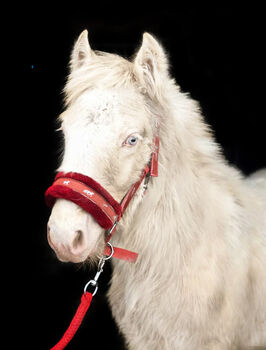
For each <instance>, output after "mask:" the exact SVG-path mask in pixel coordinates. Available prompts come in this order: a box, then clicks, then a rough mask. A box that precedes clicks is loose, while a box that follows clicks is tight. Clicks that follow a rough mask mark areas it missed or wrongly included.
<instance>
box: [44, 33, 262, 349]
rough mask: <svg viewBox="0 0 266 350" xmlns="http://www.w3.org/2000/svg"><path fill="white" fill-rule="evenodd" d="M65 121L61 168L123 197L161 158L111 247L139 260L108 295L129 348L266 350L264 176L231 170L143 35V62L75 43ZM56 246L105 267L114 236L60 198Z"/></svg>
mask: <svg viewBox="0 0 266 350" xmlns="http://www.w3.org/2000/svg"><path fill="white" fill-rule="evenodd" d="M70 69H71V71H70V75H69V78H68V81H67V84H66V87H65V101H66V110H65V112H64V113H63V114H62V115H61V116H60V120H61V123H62V131H63V134H64V139H65V148H64V155H63V159H62V163H61V166H60V168H59V171H64V172H69V171H73V172H78V173H82V174H85V175H87V176H90V177H92V178H93V179H95V180H96V181H97V182H99V183H100V184H101V185H102V186H103V187H105V188H106V189H107V190H108V191H109V192H110V193H111V194H112V196H113V197H114V198H115V199H116V200H117V201H120V200H121V199H122V197H123V196H124V194H125V193H126V192H127V190H128V189H129V188H130V186H131V185H132V184H133V183H135V182H136V181H137V180H138V178H139V176H140V174H141V171H142V170H143V169H144V167H145V164H147V163H148V162H149V159H150V155H151V152H152V140H153V136H154V133H155V124H156V123H159V125H160V142H161V143H160V154H159V177H158V178H153V179H152V180H151V181H150V183H149V187H148V190H147V192H146V195H145V196H143V191H144V188H143V185H141V187H140V188H139V190H138V191H137V194H136V196H135V197H134V198H133V200H132V202H131V203H130V205H129V207H128V209H127V210H126V212H125V215H124V216H123V218H122V219H121V221H120V223H119V227H118V229H117V232H116V233H115V235H114V238H113V243H114V244H116V245H118V246H120V247H123V248H127V249H130V250H132V251H135V252H138V253H139V258H138V260H137V262H136V263H135V264H131V263H128V262H124V261H120V260H114V259H113V260H114V261H113V276H112V281H111V287H110V290H109V293H108V297H109V302H110V306H111V309H112V313H113V316H114V318H115V320H116V322H117V324H118V326H119V329H120V330H121V332H122V333H123V335H124V337H125V339H126V343H127V346H128V349H132V350H133V349H134V350H157V349H158V350H166V349H167V350H174V349H189V350H194V349H195V350H199V349H219V350H221V349H238V348H246V347H248V346H266V171H265V170H261V171H260V172H258V173H257V174H255V175H253V176H251V177H249V178H244V177H243V175H241V173H240V172H239V171H238V170H236V169H235V168H233V167H231V166H229V165H228V163H227V162H226V160H225V159H224V157H223V156H222V154H221V151H220V148H219V146H218V145H217V144H216V143H215V141H214V139H213V136H212V133H211V131H210V129H209V127H208V126H207V125H206V123H205V122H204V120H203V118H202V116H201V112H200V108H199V105H198V104H197V103H196V102H195V101H193V100H192V99H191V98H190V97H189V96H188V95H186V94H184V93H182V92H181V91H180V89H179V87H178V86H177V85H176V83H175V81H174V80H173V79H171V78H170V77H169V74H168V60H167V56H166V54H165V52H164V50H163V48H162V47H161V45H160V44H159V43H158V42H157V40H155V38H153V37H152V36H151V35H149V34H147V33H145V34H144V35H143V42H142V45H141V47H140V49H139V50H138V52H137V54H136V56H135V58H134V60H132V61H128V60H126V59H124V58H122V57H120V56H117V55H114V54H109V53H103V52H98V51H93V50H92V49H91V48H90V46H89V43H88V38H87V31H84V32H82V33H81V35H80V37H79V39H78V40H77V42H76V44H75V46H74V49H73V53H72V58H71V62H70ZM48 239H49V242H50V244H51V246H52V248H53V249H54V250H55V252H56V254H57V256H58V258H59V259H60V260H61V261H72V262H83V261H86V260H87V259H93V260H96V257H97V256H98V255H99V254H100V253H101V251H102V249H103V246H104V229H102V228H101V227H100V226H99V225H98V224H97V222H96V221H95V220H94V219H93V217H92V216H91V215H89V214H88V213H86V212H85V211H84V210H83V209H81V208H80V207H79V206H77V205H76V204H74V203H72V202H70V201H67V200H65V199H57V201H56V203H55V205H54V207H53V210H52V213H51V217H50V219H49V222H48Z"/></svg>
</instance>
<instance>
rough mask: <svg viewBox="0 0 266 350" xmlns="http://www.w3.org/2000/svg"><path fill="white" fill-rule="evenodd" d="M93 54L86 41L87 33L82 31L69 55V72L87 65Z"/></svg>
mask: <svg viewBox="0 0 266 350" xmlns="http://www.w3.org/2000/svg"><path fill="white" fill-rule="evenodd" d="M93 55H94V53H93V51H92V49H91V47H90V44H89V41H88V31H87V30H83V32H82V33H81V34H80V36H79V38H78V40H77V41H76V43H75V45H74V49H73V51H72V55H71V61H70V68H71V71H73V70H75V69H77V68H80V67H82V66H84V65H85V64H88V63H89V62H90V60H91V58H92V57H93Z"/></svg>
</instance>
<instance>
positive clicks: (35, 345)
mask: <svg viewBox="0 0 266 350" xmlns="http://www.w3.org/2000/svg"><path fill="white" fill-rule="evenodd" d="M262 12H263V10H262V9H261V8H256V7H255V5H252V6H249V7H248V6H246V7H245V8H243V5H242V6H241V7H236V8H233V7H232V6H231V5H230V6H229V5H225V4H224V5H218V3H216V4H215V5H209V6H202V5H184V4H182V3H179V2H175V3H173V4H172V5H167V4H165V5H162V4H158V5H156V4H153V3H150V4H149V3H146V4H137V3H134V4H127V3H124V4H123V7H122V8H121V6H117V7H116V6H115V5H114V4H109V5H107V4H105V3H102V2H101V4H99V5H94V6H92V5H91V4H87V6H84V4H70V3H69V4H67V2H66V3H65V4H64V5H61V7H60V8H59V7H58V8H56V7H55V5H54V7H53V6H48V5H47V4H45V3H44V4H38V7H36V5H31V6H29V5H28V6H24V5H23V7H22V6H21V7H16V15H15V17H14V16H13V15H12V16H11V17H12V18H16V20H15V21H14V28H13V29H14V33H13V34H12V35H11V40H12V42H13V43H14V45H15V51H16V54H15V61H16V63H15V67H16V69H17V76H16V80H15V84H14V85H15V86H16V93H17V99H16V100H15V101H14V102H13V104H14V106H12V108H13V107H14V110H15V109H16V107H19V113H17V112H16V113H14V114H15V115H12V117H10V118H11V120H12V123H13V124H14V125H13V129H12V130H13V135H15V137H16V139H17V140H18V142H19V143H18V144H19V149H18V150H17V158H16V160H17V162H16V169H17V170H20V169H22V172H23V175H24V176H23V181H24V182H25V183H26V186H25V188H26V189H27V190H25V191H24V195H25V196H27V198H28V200H27V201H23V203H22V205H21V207H20V208H21V209H20V211H19V216H18V217H17V219H16V221H17V222H16V223H17V224H18V227H19V228H18V231H19V233H20V234H19V238H20V239H19V240H18V246H19V249H20V248H21V249H22V250H23V253H24V254H23V257H22V258H21V259H23V261H22V260H20V261H18V262H17V266H16V268H15V274H16V275H17V276H18V277H23V282H22V285H20V287H22V289H23V292H25V297H24V298H23V300H22V305H23V310H22V311H21V313H20V314H19V315H18V316H19V320H20V321H18V323H19V324H20V327H21V325H24V324H23V323H25V321H23V320H24V319H25V318H24V317H25V316H28V317H29V318H28V321H27V324H25V329H26V330H27V331H25V332H24V335H23V337H24V338H23V343H25V344H27V347H28V348H32V349H49V347H51V346H52V345H54V344H55V343H56V341H58V340H59V338H60V336H61V335H62V333H63V332H64V330H65V329H66V328H67V326H68V323H69V321H70V320H71V318H72V316H73V313H74V311H75V309H76V307H77V305H78V303H79V298H80V296H81V293H82V289H83V286H84V284H85V283H86V281H87V280H89V279H90V278H91V276H92V275H93V271H92V270H90V269H89V267H87V268H85V267H80V266H76V265H73V264H63V263H61V262H59V261H58V260H57V259H56V257H55V255H54V253H53V252H52V250H51V249H50V247H49V246H48V244H47V241H46V222H47V219H48V217H49V210H48V209H47V208H46V207H45V204H44V201H43V194H44V191H45V189H46V188H47V187H48V185H49V184H51V182H52V179H53V176H54V172H55V169H56V167H57V166H58V157H59V153H60V152H59V151H58V150H59V148H60V145H61V143H62V142H61V140H60V135H59V134H57V133H56V132H55V129H56V123H55V120H56V117H57V115H58V114H59V113H60V112H61V111H62V109H63V104H62V95H61V90H62V88H63V86H64V83H65V79H66V75H67V73H68V68H67V64H68V61H69V56H70V52H71V49H72V47H73V43H74V41H75V40H76V39H77V37H78V35H79V34H80V32H81V31H82V30H83V29H88V31H89V38H90V44H91V47H92V48H93V49H97V50H102V51H108V52H113V53H117V54H120V55H123V56H125V57H131V56H132V55H133V54H134V53H135V52H136V49H137V47H138V46H139V45H140V43H141V40H142V33H143V32H144V31H148V32H150V33H152V34H154V35H155V36H157V37H158V39H159V40H160V41H161V43H162V44H163V46H164V47H165V49H166V51H167V52H168V53H169V59H170V63H171V73H172V75H173V76H174V77H175V78H176V81H177V82H178V84H179V85H180V86H181V89H182V90H183V91H184V92H189V93H190V94H191V96H192V98H194V99H197V100H198V101H199V102H200V104H201V107H202V111H203V114H204V115H205V117H206V120H207V122H208V123H209V124H211V126H212V127H213V129H214V134H215V137H216V139H217V141H218V142H219V143H220V144H221V145H222V147H223V149H224V154H225V157H226V158H227V159H228V161H229V162H230V163H231V164H233V165H235V166H237V167H239V168H240V169H241V170H242V171H243V172H244V173H245V174H249V173H251V172H252V171H255V170H257V169H259V168H261V167H263V166H266V157H265V144H266V142H265V111H264V108H265V107H264V100H265V98H264V94H265V88H264V87H265V84H264V77H265V67H264V64H265V63H264V62H265V61H264V54H263V52H264V46H265V37H264V30H265V27H264V20H263V17H262V16H261V15H260V14H261V13H262ZM20 172H21V171H20ZM25 260H26V261H27V265H26V266H27V268H25V269H24V270H23V271H22V268H21V266H22V265H23V262H24V261H25ZM109 275H110V266H108V267H107V269H106V272H105V274H104V276H103V277H102V278H101V281H100V291H99V293H98V294H97V297H96V298H95V300H94V302H93V304H92V307H91V309H90V311H89V314H88V315H87V317H86V319H85V321H84V323H83V325H82V328H81V329H80V330H79V332H78V334H77V335H76V337H75V338H74V340H73V341H72V342H71V344H70V345H69V347H68V348H69V349H85V348H86V349H87V348H88V349H89V348H92V346H93V344H97V345H96V346H97V349H104V348H105V346H107V347H108V348H109V349H118V350H119V349H123V348H124V347H123V341H122V338H121V337H119V335H118V332H117V329H116V326H115V324H114V322H113V321H112V319H111V314H110V311H109V309H108V307H107V304H106V300H105V293H106V290H107V288H108V279H109ZM23 283H24V284H23ZM26 338H27V339H26ZM14 341H17V339H16V337H14Z"/></svg>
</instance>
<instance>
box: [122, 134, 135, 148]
mask: <svg viewBox="0 0 266 350" xmlns="http://www.w3.org/2000/svg"><path fill="white" fill-rule="evenodd" d="M137 142H138V138H137V136H135V135H130V136H128V138H127V139H126V140H125V141H124V142H123V145H128V146H135V145H136V144H137Z"/></svg>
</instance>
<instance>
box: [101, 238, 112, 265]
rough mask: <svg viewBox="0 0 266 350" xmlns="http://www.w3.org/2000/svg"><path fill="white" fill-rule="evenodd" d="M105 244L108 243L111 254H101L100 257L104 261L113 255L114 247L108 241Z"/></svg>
mask: <svg viewBox="0 0 266 350" xmlns="http://www.w3.org/2000/svg"><path fill="white" fill-rule="evenodd" d="M106 244H108V245H109V247H110V248H111V254H110V255H109V256H103V257H102V258H103V260H104V261H106V260H109V259H111V257H112V256H113V255H114V247H113V246H112V244H111V243H110V242H107V243H106Z"/></svg>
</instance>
